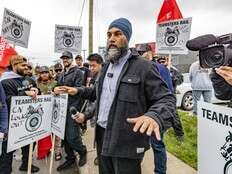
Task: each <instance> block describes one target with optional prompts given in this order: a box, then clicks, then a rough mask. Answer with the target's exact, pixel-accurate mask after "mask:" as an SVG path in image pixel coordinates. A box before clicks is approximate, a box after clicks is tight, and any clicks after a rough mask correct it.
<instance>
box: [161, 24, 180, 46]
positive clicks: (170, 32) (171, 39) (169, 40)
mask: <svg viewBox="0 0 232 174" xmlns="http://www.w3.org/2000/svg"><path fill="white" fill-rule="evenodd" d="M179 34H180V32H179V29H178V27H175V28H174V29H171V28H169V27H168V28H167V29H166V33H165V38H164V42H165V44H166V45H167V46H174V45H176V44H177V42H178V35H179Z"/></svg>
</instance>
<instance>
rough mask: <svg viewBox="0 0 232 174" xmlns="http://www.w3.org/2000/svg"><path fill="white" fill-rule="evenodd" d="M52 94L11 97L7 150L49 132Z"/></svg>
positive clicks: (35, 139) (25, 143) (32, 140)
mask: <svg viewBox="0 0 232 174" xmlns="http://www.w3.org/2000/svg"><path fill="white" fill-rule="evenodd" d="M52 105H53V96H51V95H41V96H37V98H36V99H32V98H31V97H27V96H15V97H12V99H11V108H10V120H9V133H8V144H7V152H10V151H13V150H15V149H18V148H20V147H23V146H25V145H28V144H31V143H33V142H35V141H37V140H39V139H42V138H44V137H46V136H48V135H49V134H50V133H51V119H52V114H51V113H52Z"/></svg>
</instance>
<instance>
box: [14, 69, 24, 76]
mask: <svg viewBox="0 0 232 174" xmlns="http://www.w3.org/2000/svg"><path fill="white" fill-rule="evenodd" d="M16 74H18V75H20V76H26V73H25V72H24V71H23V70H20V69H17V70H16Z"/></svg>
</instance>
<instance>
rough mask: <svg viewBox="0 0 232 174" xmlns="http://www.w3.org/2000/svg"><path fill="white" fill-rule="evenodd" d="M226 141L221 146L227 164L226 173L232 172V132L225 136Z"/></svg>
mask: <svg viewBox="0 0 232 174" xmlns="http://www.w3.org/2000/svg"><path fill="white" fill-rule="evenodd" d="M225 140H226V142H225V143H224V145H223V146H222V147H221V148H220V152H221V155H222V157H223V158H224V159H225V160H226V164H225V166H224V174H230V172H229V170H230V171H232V169H229V168H230V167H231V166H232V133H231V132H230V131H229V135H228V136H226V138H225Z"/></svg>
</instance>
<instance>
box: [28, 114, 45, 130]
mask: <svg viewBox="0 0 232 174" xmlns="http://www.w3.org/2000/svg"><path fill="white" fill-rule="evenodd" d="M41 123H42V116H41V115H40V114H38V113H33V114H32V115H30V116H29V117H28V118H27V120H26V130H27V131H29V132H34V131H36V130H37V129H38V128H39V127H40V125H41Z"/></svg>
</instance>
